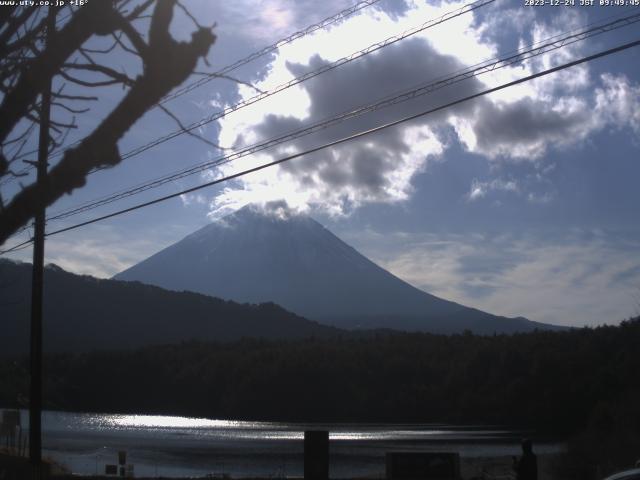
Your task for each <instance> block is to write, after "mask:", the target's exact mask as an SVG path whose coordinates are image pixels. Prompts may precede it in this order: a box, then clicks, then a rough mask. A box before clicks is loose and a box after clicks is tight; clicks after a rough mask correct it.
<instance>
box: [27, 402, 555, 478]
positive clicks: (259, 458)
mask: <svg viewBox="0 0 640 480" xmlns="http://www.w3.org/2000/svg"><path fill="white" fill-rule="evenodd" d="M42 423H43V450H44V452H43V454H44V456H46V457H50V458H53V459H54V460H56V461H57V462H58V463H61V464H62V465H64V466H65V467H67V468H68V469H69V470H71V472H73V473H80V474H97V473H99V474H104V471H105V465H107V464H116V463H117V458H118V457H117V452H118V451H119V450H125V451H126V452H127V463H131V464H133V465H134V471H135V475H136V476H156V475H157V476H164V477H188V476H193V477H201V476H205V475H216V476H222V475H225V474H227V475H231V476H233V477H248V476H260V477H284V476H302V474H303V458H302V455H303V438H304V433H303V432H304V431H305V430H308V429H325V430H329V432H330V436H329V439H330V446H329V448H330V462H331V465H330V475H331V477H334V478H345V477H364V476H367V477H378V478H379V477H383V476H384V473H385V471H384V454H385V452H388V451H394V450H395V451H398V450H400V451H411V450H421V451H456V452H459V453H460V455H461V456H462V457H484V456H500V455H519V454H520V445H519V442H520V438H521V437H522V436H523V435H525V434H526V432H519V431H514V430H508V429H504V428H498V427H491V426H470V425H466V426H465V425H458V426H453V425H438V424H360V423H358V424H344V423H332V424H302V423H282V422H247V421H233V420H215V419H205V418H186V417H173V416H156V415H113V414H95V413H69V412H55V411H46V412H44V413H43V422H42ZM22 424H23V426H24V428H25V429H26V428H28V415H27V412H26V411H23V412H22ZM560 449H561V447H560V445H559V444H556V443H542V444H536V447H535V450H536V452H538V453H556V452H558V451H559V450H560Z"/></svg>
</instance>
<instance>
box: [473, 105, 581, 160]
mask: <svg viewBox="0 0 640 480" xmlns="http://www.w3.org/2000/svg"><path fill="white" fill-rule="evenodd" d="M586 121H588V120H587V119H585V111H584V110H583V109H577V110H575V111H573V112H559V111H556V110H553V109H552V106H551V105H549V104H544V103H542V102H539V101H534V100H533V99H531V98H523V99H521V100H518V101H516V102H514V103H510V104H501V105H496V104H493V103H491V102H483V104H482V108H479V109H478V110H477V116H476V117H475V119H474V131H475V134H476V138H477V142H478V144H477V146H478V148H479V149H480V150H481V151H484V152H490V153H498V152H499V153H508V152H509V151H510V149H511V147H513V146H517V147H519V148H521V149H525V150H526V149H534V148H536V147H538V148H543V147H542V146H543V145H544V144H547V143H565V142H569V141H573V140H576V138H575V136H576V135H580V132H581V131H582V130H583V128H584V126H585V122H586Z"/></svg>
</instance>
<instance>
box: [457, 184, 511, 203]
mask: <svg viewBox="0 0 640 480" xmlns="http://www.w3.org/2000/svg"><path fill="white" fill-rule="evenodd" d="M492 191H503V192H515V193H518V192H519V191H520V187H519V186H518V183H517V182H516V181H514V180H500V179H495V180H492V181H490V182H480V181H478V180H477V179H475V180H473V181H472V182H471V189H470V190H469V194H468V199H469V201H472V202H473V201H475V200H479V199H481V198H483V197H486V196H487V194H488V193H489V192H492Z"/></svg>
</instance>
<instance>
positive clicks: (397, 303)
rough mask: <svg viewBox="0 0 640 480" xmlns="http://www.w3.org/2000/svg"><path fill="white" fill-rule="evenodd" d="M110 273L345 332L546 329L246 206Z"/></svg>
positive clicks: (309, 224) (304, 224) (295, 219)
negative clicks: (468, 301) (480, 306)
mask: <svg viewBox="0 0 640 480" xmlns="http://www.w3.org/2000/svg"><path fill="white" fill-rule="evenodd" d="M114 278H116V279H119V280H137V281H141V282H144V283H148V284H152V285H158V286H161V287H163V288H167V289H171V290H189V291H194V292H199V293H203V294H207V295H213V296H217V297H221V298H226V299H232V300H235V301H240V302H253V303H257V302H265V301H273V302H275V303H277V304H279V305H282V306H283V307H284V308H286V309H288V310H291V311H293V312H295V313H297V314H299V315H302V316H304V317H306V318H309V319H312V320H316V321H319V322H322V323H326V324H332V325H337V326H340V327H346V328H354V327H360V328H396V329H401V330H418V331H432V332H441V333H451V332H461V331H463V330H465V329H470V330H472V331H474V332H477V333H493V332H515V331H530V330H533V329H534V328H545V327H547V326H546V325H543V324H537V323H535V322H530V321H528V320H526V319H524V318H515V319H508V318H505V317H497V316H494V315H491V314H488V313H485V312H481V311H479V310H476V309H472V308H468V307H465V306H463V305H459V304H457V303H454V302H450V301H447V300H443V299H440V298H438V297H435V296H433V295H430V294H428V293H426V292H423V291H421V290H419V289H417V288H415V287H413V286H411V285H409V284H408V283H406V282H404V281H402V280H400V279H399V278H397V277H395V276H394V275H392V274H391V273H389V272H387V271H386V270H384V269H382V268H380V267H379V266H378V265H376V264H375V263H373V262H371V261H370V260H369V259H367V258H366V257H364V256H363V255H361V254H360V253H358V252H357V251H356V250H355V249H353V248H352V247H350V246H349V245H347V244H346V243H344V242H343V241H341V240H340V239H339V238H338V237H336V236H335V235H333V234H332V233H331V232H330V231H329V230H327V229H326V228H324V227H323V226H322V225H320V224H319V223H317V222H316V221H315V220H313V219H311V218H309V217H305V216H296V215H289V216H286V217H285V218H281V217H278V216H275V215H271V214H266V213H263V212H262V211H259V210H257V209H256V208H253V207H245V208H243V209H241V210H239V211H238V212H236V213H234V214H232V215H230V216H228V217H225V218H224V219H223V220H221V221H218V222H214V223H211V224H209V225H207V226H205V227H203V228H202V229H200V230H198V231H196V232H195V233H193V234H191V235H189V236H187V237H186V238H184V239H183V240H181V241H179V242H177V243H175V244H173V245H171V246H170V247H168V248H166V249H164V250H162V251H160V252H158V253H156V254H155V255H153V256H151V257H149V258H147V259H146V260H144V261H142V262H140V263H138V264H137V265H134V266H133V267H131V268H129V269H127V270H125V271H123V272H121V273H119V274H118V275H116V276H115V277H114ZM549 327H551V326H549Z"/></svg>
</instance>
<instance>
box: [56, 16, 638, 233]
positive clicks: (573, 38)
mask: <svg viewBox="0 0 640 480" xmlns="http://www.w3.org/2000/svg"><path fill="white" fill-rule="evenodd" d="M638 21H640V13H637V14H635V15H631V16H628V17H625V18H622V19H618V20H616V21H614V22H609V23H607V24H604V25H598V26H596V27H593V28H590V29H587V30H583V31H580V32H578V33H575V34H572V35H566V36H564V37H562V36H561V35H555V36H553V37H551V39H552V41H550V42H547V43H544V42H545V41H540V42H537V43H535V44H534V45H536V46H535V48H532V46H529V47H524V48H527V50H522V51H520V52H519V53H518V54H516V55H508V56H506V57H502V58H498V59H493V60H490V61H486V62H482V63H480V64H477V65H476V66H473V67H470V68H467V69H464V70H461V71H459V72H458V73H457V74H456V75H453V76H449V77H447V76H442V77H439V78H437V79H436V80H435V81H433V82H431V83H428V84H426V85H420V86H419V87H417V88H413V89H411V90H408V91H404V92H402V93H400V94H398V95H393V96H391V95H390V96H387V97H385V98H383V99H381V100H378V101H377V102H375V103H372V104H368V105H366V106H361V107H358V108H355V109H352V110H349V111H347V112H344V113H342V114H340V115H337V116H334V117H331V118H329V119H325V120H322V121H319V122H316V123H314V124H312V125H309V126H307V127H304V128H302V129H298V130H295V131H293V132H288V133H286V134H283V135H280V136H277V137H273V138H271V139H269V140H265V141H263V142H261V143H257V144H253V145H251V146H249V147H246V148H244V149H242V150H239V151H237V152H234V153H233V154H230V155H226V156H223V157H220V158H218V159H216V160H212V161H209V162H205V163H202V164H198V165H195V166H192V167H189V168H187V169H183V170H179V171H177V172H174V173H172V174H169V175H165V176H163V177H160V178H157V179H155V180H152V181H148V182H144V183H142V184H139V185H137V186H135V187H132V188H129V189H126V190H123V191H120V192H117V193H114V194H111V195H108V196H106V197H103V198H101V199H97V200H93V201H90V202H86V203H84V204H81V205H79V206H76V207H73V208H71V209H68V210H65V211H62V212H60V213H57V214H54V215H52V216H51V217H49V219H48V220H49V221H52V220H60V219H63V218H68V217H70V216H73V215H76V214H78V213H82V212H86V211H89V210H93V209H95V208H98V207H100V206H103V205H106V204H109V203H112V202H114V201H117V200H121V199H123V198H126V197H129V196H132V195H135V194H138V193H142V192H144V191H146V190H149V189H152V188H156V187H159V186H161V185H164V184H166V183H169V182H171V181H174V180H178V179H181V178H184V177H186V176H189V175H193V174H196V173H199V172H202V171H205V170H208V169H210V168H212V167H214V166H218V165H221V164H226V163H229V162H231V161H233V160H236V159H238V158H242V157H244V156H247V155H250V154H253V153H256V152H258V151H262V150H265V149H267V148H270V147H273V146H276V145H279V144H281V143H284V142H286V141H290V140H293V139H297V138H300V137H302V136H305V135H309V134H311V133H315V132H317V131H320V130H323V129H326V128H329V127H330V126H333V125H336V124H338V123H341V122H344V121H346V120H349V119H352V118H355V117H358V116H361V115H363V114H365V113H369V112H373V111H377V110H379V109H382V108H386V107H389V106H391V105H395V104H398V103H401V102H405V101H408V100H411V99H414V98H417V97H419V96H423V95H426V94H429V93H432V92H434V91H436V90H439V89H441V88H444V87H446V86H450V85H452V84H454V83H458V82H460V81H463V80H466V79H468V78H471V77H475V76H478V75H481V74H484V73H487V72H491V71H495V70H497V69H500V68H504V67H506V66H509V65H512V64H514V63H520V62H522V61H524V60H527V59H530V58H532V57H535V56H539V55H542V54H544V53H548V52H550V51H553V50H557V49H559V48H563V47H566V46H567V45H569V44H572V43H575V42H578V41H582V40H584V39H585V38H590V37H592V36H595V35H598V34H601V33H605V32H608V31H611V30H613V29H616V28H621V27H623V26H627V25H630V24H632V23H636V22H638ZM572 31H575V29H574V30H572Z"/></svg>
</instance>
